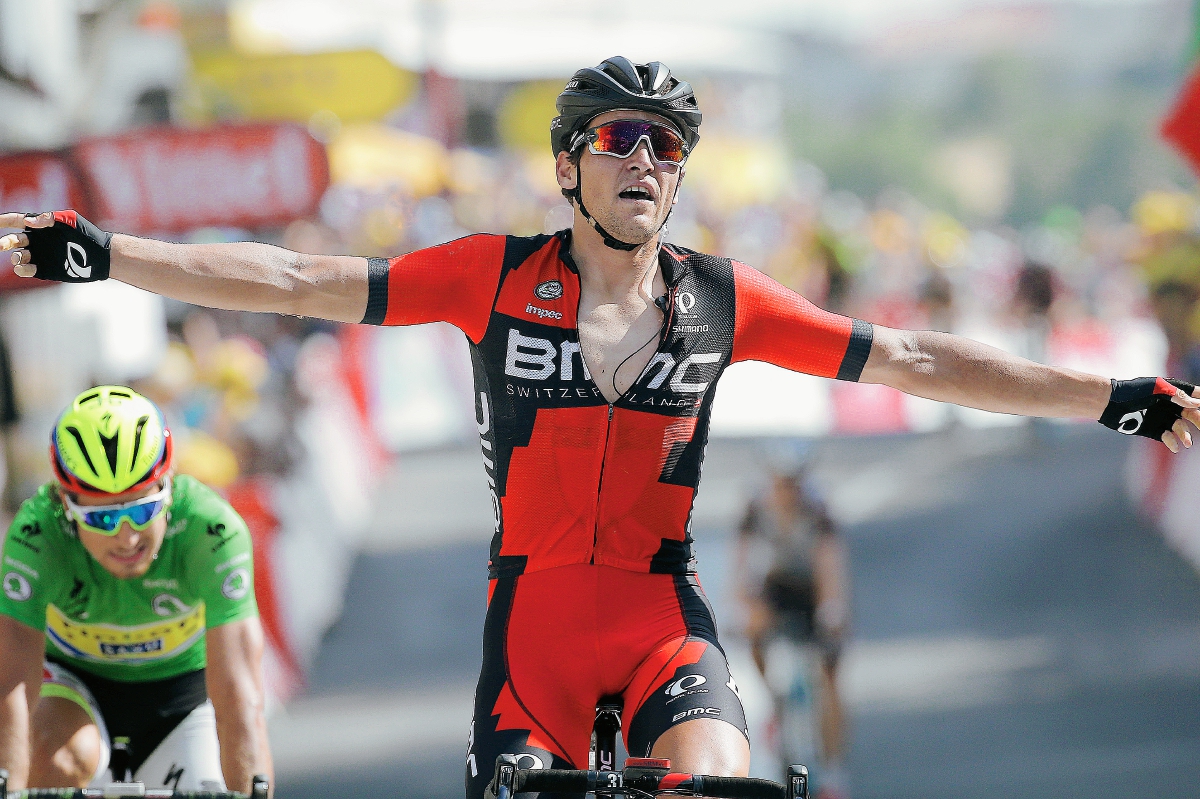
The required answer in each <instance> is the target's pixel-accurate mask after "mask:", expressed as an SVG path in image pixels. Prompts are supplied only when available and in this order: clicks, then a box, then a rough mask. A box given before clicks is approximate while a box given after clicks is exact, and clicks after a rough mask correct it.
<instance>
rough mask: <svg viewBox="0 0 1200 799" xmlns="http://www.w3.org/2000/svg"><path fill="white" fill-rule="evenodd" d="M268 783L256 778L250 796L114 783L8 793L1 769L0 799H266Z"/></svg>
mask: <svg viewBox="0 0 1200 799" xmlns="http://www.w3.org/2000/svg"><path fill="white" fill-rule="evenodd" d="M270 787H271V786H270V783H269V782H268V781H267V778H266V777H263V776H256V777H255V778H254V779H253V781H252V783H251V788H250V793H249V794H244V793H241V792H239V791H173V790H171V789H169V788H163V789H158V788H147V787H146V786H145V785H144V784H142V783H140V782H113V783H110V784H108V785H106V786H105V787H103V788H30V789H28V790H23V791H13V792H12V793H9V792H8V772H7V771H5V770H3V769H0V799H109V798H110V797H124V796H139V797H145V799H267V794H268V793H269V791H270Z"/></svg>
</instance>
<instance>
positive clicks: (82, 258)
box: [63, 241, 92, 280]
mask: <svg viewBox="0 0 1200 799" xmlns="http://www.w3.org/2000/svg"><path fill="white" fill-rule="evenodd" d="M63 267H65V268H66V270H67V274H68V275H70V276H71V277H75V278H79V279H80V280H86V279H88V278H89V277H91V276H92V268H91V267H90V266H88V262H87V251H86V250H84V249H83V247H81V246H79V245H78V244H76V243H75V242H73V241H68V242H67V260H65V261H63Z"/></svg>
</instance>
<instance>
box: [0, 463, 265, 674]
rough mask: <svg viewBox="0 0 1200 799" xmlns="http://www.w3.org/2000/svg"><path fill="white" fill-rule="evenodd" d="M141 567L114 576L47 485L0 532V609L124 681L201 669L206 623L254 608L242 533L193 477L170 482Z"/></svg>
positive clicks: (66, 656) (66, 652)
mask: <svg viewBox="0 0 1200 799" xmlns="http://www.w3.org/2000/svg"><path fill="white" fill-rule="evenodd" d="M168 514H169V515H168V519H167V532H166V537H165V539H164V540H163V545H162V549H161V550H159V553H158V557H157V559H156V560H155V561H154V562H153V564H151V566H150V570H149V571H148V572H146V574H144V575H143V576H141V577H137V578H131V579H127V580H124V579H119V578H117V577H114V576H113V575H112V574H110V573H109V572H108V571H107V570H105V569H104V567H103V566H101V565H100V564H99V563H97V562H96V561H95V560H94V559H93V558H92V556H91V555H89V554H88V552H87V550H85V549H84V547H83V545H82V544H81V543H80V542H79V540H78V539H77V537H76V535H75V531H74V526H73V525H72V524H71V523H70V521H69V520H68V518H67V517H66V515H65V512H64V510H63V507H62V502H61V500H60V499H59V496H58V492H57V490H56V488H55V485H54V484H52V483H49V484H46V485H44V486H42V487H41V488H40V489H38V492H37V493H36V494H35V495H34V496H33V497H31V498H30V499H28V500H26V501H25V502H24V503H23V504H22V505H21V509H20V510H19V511H18V512H17V515H16V518H15V519H13V523H12V526H11V527H9V530H8V535H7V536H6V537H5V539H4V546H3V550H2V558H3V560H2V561H0V587H2V589H3V590H2V591H0V614H3V615H5V616H9V617H11V618H13V619H16V620H17V621H19V622H21V623H22V624H25V625H27V626H29V627H33V628H34V629H37V630H44V631H45V633H46V654H47V655H48V656H51V657H53V658H55V659H57V660H60V661H62V662H64V663H66V664H67V665H69V666H71V667H73V668H79V669H82V670H84V671H87V672H90V673H92V674H96V675H98V676H100V677H105V678H108V679H111V680H121V681H124V682H142V681H149V680H161V679H166V678H168V677H175V676H178V675H180V674H186V673H188V672H192V671H196V670H197V669H202V668H204V665H205V647H204V632H205V630H207V629H208V628H211V627H218V626H220V625H222V624H228V623H229V622H233V621H238V620H240V619H245V618H250V617H253V616H257V615H258V608H257V605H256V604H255V600H254V560H253V555H252V547H251V540H250V533H249V531H248V530H247V529H246V524H245V522H243V521H242V518H241V517H240V516H238V514H237V512H236V511H234V509H233V508H232V507H230V505H229V503H228V502H226V501H225V500H224V499H222V498H221V497H220V496H219V495H218V494H217V493H216V492H215V491H213V490H212V489H211V488H209V487H208V486H206V485H204V484H203V483H201V482H199V481H198V480H196V479H194V478H192V477H188V476H186V475H179V476H177V477H175V478H174V480H173V490H172V502H171V507H170V509H169V510H168Z"/></svg>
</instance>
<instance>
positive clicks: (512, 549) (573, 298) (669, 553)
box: [364, 231, 872, 577]
mask: <svg viewBox="0 0 1200 799" xmlns="http://www.w3.org/2000/svg"><path fill="white" fill-rule="evenodd" d="M569 249H570V233H569V231H563V232H560V233H558V234H556V235H553V236H535V237H531V238H521V237H515V236H508V237H501V236H483V235H480V236H468V237H466V238H463V239H459V240H458V241H454V242H450V243H449V244H445V245H442V246H440V247H433V248H430V249H428V250H421V251H418V252H415V253H412V254H410V255H406V256H403V257H401V258H396V259H393V260H392V261H390V262H387V261H382V260H378V259H373V260H372V261H371V265H370V287H371V288H370V294H369V298H368V303H367V309H368V310H367V315H366V317H365V318H364V321H366V322H374V323H382V324H414V323H418V322H429V321H435V320H442V321H448V322H451V323H452V324H455V325H457V326H458V327H459V328H460V329H461V330H463V332H464V333H466V335H467V338H468V339H469V340H470V343H471V360H472V366H473V369H474V373H475V388H476V422H477V424H478V426H479V434H480V445H481V447H482V449H483V456H484V465H485V468H486V470H487V474H488V481H489V485H490V487H491V490H492V505H493V508H494V510H495V514H496V519H495V535H494V537H493V539H492V548H491V562H490V570H491V573H492V575H493V576H494V577H496V576H504V575H511V574H520V573H524V572H532V571H538V570H542V569H548V568H553V567H556V566H564V565H568V564H576V563H592V564H601V565H608V566H615V567H618V568H621V569H627V570H630V571H637V572H656V573H668V574H686V573H688V572H690V571H692V570H693V568H694V562H693V558H692V551H691V543H692V539H691V535H690V534H689V532H688V523H689V518H690V516H691V509H692V502H693V499H694V498H695V493H696V486H697V484H698V483H699V481H700V463H701V460H702V458H703V452H704V444H705V442H706V440H707V437H708V426H709V416H710V413H711V409H712V402H713V398H714V396H715V392H716V385H717V379H718V378H719V377H720V375H721V372H722V371H723V370H724V369H725V367H726V366H728V365H729V364H730V363H732V362H734V361H740V360H761V361H767V362H769V363H774V364H777V365H779V366H783V367H785V368H788V369H792V370H796V371H802V372H807V373H809V374H814V375H820V376H824V377H838V378H840V379H844V380H857V379H858V376H859V374H860V373H861V371H862V367H863V364H865V363H866V358H867V355H868V354H869V352H870V347H871V338H872V328H871V326H870V325H869V324H868V323H865V322H860V321H858V320H854V319H850V318H848V317H844V316H838V315H837V314H831V313H828V312H826V311H822V310H821V309H819V308H816V307H815V306H813V305H812V304H811V303H809V302H808V301H807V300H805V299H804V298H802V297H800V296H799V295H798V294H796V293H794V292H792V291H789V290H788V289H785V288H784V287H783V286H780V285H779V284H778V283H776V282H774V281H773V280H771V279H770V278H767V277H766V276H765V275H762V274H761V273H759V272H756V271H755V270H753V269H751V268H749V267H747V266H745V265H743V264H740V263H736V262H734V261H730V260H729V259H727V258H717V257H714V256H711V255H703V254H701V253H696V252H692V251H690V250H686V249H683V248H681V247H675V246H673V245H670V244H667V245H664V246H663V248H662V250H661V252H660V256H659V266H660V268H661V269H662V274H663V278H664V281H665V283H666V285H667V295H666V297H665V298H663V300H664V301H663V303H662V304H661V307H663V308H664V309H665V311H664V319H663V325H662V329H661V332H660V336H659V340H658V347H657V350H656V351H655V353H654V355H653V357H652V358H651V360H650V362H649V364H648V365H647V366H646V368H645V369H644V370H643V372H642V374H641V375H640V376H639V377H638V379H637V380H636V381H635V383H634V384H633V386H631V387H630V389H629V390H628V391H626V392H625V394H623V395H622V396H621V397H620V398H619V399H618V400H617V401H616V402H614V403H612V404H609V403H608V402H607V401H606V400H605V399H604V397H603V396H602V395H601V394H600V390H599V388H597V387H596V384H595V383H594V382H593V381H592V377H591V374H590V373H589V372H588V369H587V365H586V364H585V363H584V362H583V355H582V353H581V350H580V347H579V333H578V320H577V310H578V307H579V292H580V289H579V274H578V270H577V269H576V267H575V265H574V263H573V262H572V261H571V258H570V255H569Z"/></svg>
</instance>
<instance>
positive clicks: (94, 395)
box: [75, 391, 100, 405]
mask: <svg viewBox="0 0 1200 799" xmlns="http://www.w3.org/2000/svg"><path fill="white" fill-rule="evenodd" d="M98 399H100V392H98V391H96V392H93V393H91V394H87V395H85V396H82V397H80V398H79V399H78V400H77V401H76V403H75V404H76V405H82V404H84V403H85V402H95V401H96V400H98Z"/></svg>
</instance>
